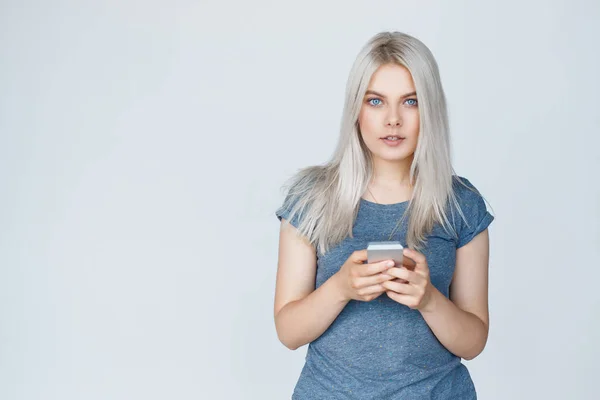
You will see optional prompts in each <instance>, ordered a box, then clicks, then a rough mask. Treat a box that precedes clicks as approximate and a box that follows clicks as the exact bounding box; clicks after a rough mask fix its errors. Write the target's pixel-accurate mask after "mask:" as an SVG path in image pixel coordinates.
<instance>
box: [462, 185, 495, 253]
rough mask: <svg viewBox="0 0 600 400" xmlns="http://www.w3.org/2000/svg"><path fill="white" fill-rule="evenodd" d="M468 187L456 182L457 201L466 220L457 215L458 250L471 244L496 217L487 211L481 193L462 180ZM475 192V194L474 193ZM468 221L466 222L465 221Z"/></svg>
mask: <svg viewBox="0 0 600 400" xmlns="http://www.w3.org/2000/svg"><path fill="white" fill-rule="evenodd" d="M460 179H461V180H462V182H464V183H465V184H466V185H467V186H469V187H470V188H471V190H469V189H468V188H466V187H464V186H463V185H462V184H460V183H459V182H455V185H456V194H457V200H458V203H459V205H460V207H461V210H462V212H463V214H464V217H465V218H464V219H463V217H462V216H461V215H460V214H457V217H458V218H457V219H458V222H457V226H456V227H457V233H458V242H457V245H456V248H460V247H462V246H464V245H466V244H467V243H469V242H470V241H471V240H473V238H474V237H475V236H477V235H478V234H479V233H481V232H483V231H484V230H485V229H486V228H487V227H488V226H489V225H490V224H491V223H492V221H493V220H494V216H493V215H492V214H490V213H489V212H488V211H487V208H486V206H485V202H484V200H483V197H482V196H481V194H480V192H479V191H478V190H477V189H476V188H475V186H473V184H472V183H471V182H470V181H469V180H468V179H466V178H460ZM473 190H474V191H475V192H473ZM465 220H466V221H465Z"/></svg>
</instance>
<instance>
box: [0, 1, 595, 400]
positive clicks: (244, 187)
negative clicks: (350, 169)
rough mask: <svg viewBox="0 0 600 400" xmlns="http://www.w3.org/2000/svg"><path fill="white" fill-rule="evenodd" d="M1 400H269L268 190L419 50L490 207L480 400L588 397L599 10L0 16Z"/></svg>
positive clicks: (134, 7)
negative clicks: (384, 70) (372, 71)
mask: <svg viewBox="0 0 600 400" xmlns="http://www.w3.org/2000/svg"><path fill="white" fill-rule="evenodd" d="M0 4H1V6H0V184H1V186H0V188H1V196H0V206H1V208H0V398H1V399H3V400H34V399H44V400H50V399H56V400H58V399H60V400H74V399H86V400H95V399H111V400H121V399H286V398H290V395H291V392H292V390H293V387H294V385H295V383H296V380H297V378H298V375H299V373H300V370H301V368H302V366H303V362H304V356H305V353H306V347H302V348H300V349H298V350H297V351H291V350H288V349H287V348H285V347H284V346H283V345H282V344H281V343H280V342H279V341H278V339H277V335H276V331H275V326H274V322H273V298H274V290H275V273H276V269H277V251H278V243H277V241H278V233H279V222H278V221H277V219H276V217H275V215H274V212H275V210H276V208H277V207H278V206H279V205H280V204H281V202H282V201H283V193H282V192H281V190H280V187H281V185H282V184H283V183H284V181H285V179H287V178H288V177H289V176H291V174H293V173H294V172H295V171H296V170H297V169H299V168H301V167H304V166H307V165H313V164H317V163H322V162H325V161H326V160H327V159H328V158H329V156H330V155H331V153H332V152H333V148H334V145H335V143H336V140H337V135H338V129H339V121H340V117H341V110H342V105H343V100H344V97H343V96H344V89H345V84H346V78H347V76H348V72H349V70H350V67H351V64H352V62H353V60H354V58H355V57H356V54H357V53H358V51H359V49H360V48H361V47H362V46H363V44H364V43H365V42H366V41H367V40H368V39H369V38H370V37H371V36H372V35H374V34H375V33H377V32H379V31H382V30H400V31H404V32H407V33H409V34H412V35H414V36H416V37H418V38H420V39H421V40H422V41H424V42H425V43H426V44H427V46H429V48H430V49H431V50H432V51H433V53H434V55H435V56H436V58H437V60H438V63H439V67H440V70H441V75H442V81H443V85H444V88H445V91H446V95H447V99H448V104H449V112H450V123H451V129H452V140H453V158H454V164H455V168H456V171H457V172H458V173H459V174H460V175H461V176H465V177H467V178H468V179H470V180H471V182H472V183H473V184H475V185H476V186H477V187H478V188H479V189H480V190H481V191H482V193H483V194H484V196H485V197H486V199H487V200H488V201H489V203H490V204H491V206H492V209H491V212H492V213H493V214H494V215H495V216H496V220H495V221H494V223H493V224H492V225H491V227H490V238H491V255H490V312H491V331H490V336H489V341H488V345H487V347H486V349H485V351H484V352H483V353H482V354H481V355H480V356H479V357H478V358H476V359H475V360H473V361H471V362H467V365H468V367H469V369H470V371H471V374H472V376H473V379H474V382H475V385H476V388H477V391H478V393H479V397H480V398H481V399H484V400H487V399H595V398H597V397H596V396H597V384H598V382H597V376H598V365H597V362H598V358H599V357H600V345H599V344H598V339H599V338H600V312H599V311H600V310H599V308H600V307H599V305H600V294H599V293H600V290H598V281H599V279H600V272H599V270H598V268H599V267H600V262H599V257H600V250H599V248H600V235H599V230H598V221H599V219H600V189H599V181H600V179H599V178H598V172H599V171H600V156H599V154H600V153H599V150H598V147H599V146H600V139H599V137H600V134H599V133H600V113H599V112H598V108H599V105H600V104H599V101H598V93H599V91H600V82H599V78H598V71H600V58H599V57H598V43H599V42H600V40H599V39H600V30H599V28H598V20H599V18H600V6H599V5H598V2H596V1H592V0H589V1H584V0H579V1H573V0H571V1H567V0H563V1H515V0H510V1H506V0H505V1H468V2H467V1H452V2H449V1H426V2H414V1H410V2H409V1H379V2H362V1H360V2H359V1H331V2H324V1H319V2H313V1H305V2H302V3H292V2H275V1H253V2H243V1H237V2H228V1H214V2H203V1H200V2H199V1H184V0H175V1H173V0H171V1H132V0H120V1H116V0H115V1H94V2H92V1H83V0H77V1H75V0H73V1H51V2H46V1H2V2H1V3H0Z"/></svg>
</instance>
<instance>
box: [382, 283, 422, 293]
mask: <svg viewBox="0 0 600 400" xmlns="http://www.w3.org/2000/svg"><path fill="white" fill-rule="evenodd" d="M381 286H383V287H384V288H385V289H386V290H391V291H392V292H395V293H400V294H406V295H415V294H417V293H418V290H417V288H416V287H414V286H413V285H411V284H410V283H402V282H393V281H387V282H382V283H381Z"/></svg>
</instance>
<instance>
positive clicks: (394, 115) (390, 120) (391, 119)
mask: <svg viewBox="0 0 600 400" xmlns="http://www.w3.org/2000/svg"><path fill="white" fill-rule="evenodd" d="M387 125H388V126H400V125H402V119H401V118H400V115H399V114H398V112H397V111H396V110H390V112H389V114H388V116H387Z"/></svg>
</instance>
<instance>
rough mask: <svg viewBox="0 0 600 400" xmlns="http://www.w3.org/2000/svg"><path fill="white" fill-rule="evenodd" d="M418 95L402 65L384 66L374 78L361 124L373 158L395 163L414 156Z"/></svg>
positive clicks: (416, 135) (363, 107) (362, 111)
mask: <svg viewBox="0 0 600 400" xmlns="http://www.w3.org/2000/svg"><path fill="white" fill-rule="evenodd" d="M415 92H416V90H415V86H414V83H413V80H412V76H411V74H410V72H409V71H408V69H406V68H405V67H403V66H401V65H397V64H385V65H382V66H381V67H379V68H378V69H377V71H376V72H375V73H374V74H373V76H372V77H371V81H370V82H369V87H368V89H367V92H366V94H365V97H364V99H363V103H362V106H361V109H360V114H359V117H358V124H359V127H360V132H361V136H362V138H363V140H364V142H365V144H366V145H367V147H368V148H369V150H370V151H371V153H372V155H373V157H374V158H379V159H382V160H386V161H392V162H393V161H402V160H406V159H407V158H411V157H412V155H413V154H414V152H415V150H416V148H417V139H418V137H419V125H420V124H419V107H418V102H417V95H416V93H415ZM388 136H397V137H399V138H401V139H393V140H387V139H385V138H386V137H388Z"/></svg>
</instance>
